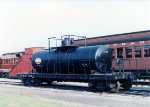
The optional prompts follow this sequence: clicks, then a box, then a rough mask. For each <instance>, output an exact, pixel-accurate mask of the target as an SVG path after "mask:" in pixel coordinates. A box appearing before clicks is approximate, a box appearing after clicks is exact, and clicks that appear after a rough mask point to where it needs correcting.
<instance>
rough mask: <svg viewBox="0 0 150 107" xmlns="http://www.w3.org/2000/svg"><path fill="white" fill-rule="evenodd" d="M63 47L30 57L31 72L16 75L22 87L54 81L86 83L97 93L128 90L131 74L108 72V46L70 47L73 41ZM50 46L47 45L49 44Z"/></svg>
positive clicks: (63, 41)
mask: <svg viewBox="0 0 150 107" xmlns="http://www.w3.org/2000/svg"><path fill="white" fill-rule="evenodd" d="M61 41H62V42H61V43H62V46H60V47H57V46H56V47H53V48H50V47H49V49H47V50H43V51H39V52H36V53H34V54H33V56H32V57H31V62H32V66H33V68H34V69H33V72H32V73H29V74H25V73H23V74H18V77H19V78H21V80H22V82H23V84H24V85H38V84H40V83H42V82H47V83H48V84H51V83H52V82H53V81H58V82H59V81H71V82H88V83H89V86H90V87H94V88H96V89H98V90H100V91H104V90H106V89H109V90H111V91H114V92H115V91H117V90H118V89H119V87H120V83H121V85H122V87H123V88H126V89H130V88H131V86H132V85H131V80H132V79H133V75H131V74H130V73H129V72H128V73H125V72H121V70H120V72H119V73H117V72H113V71H112V70H111V64H112V53H111V52H112V51H111V49H109V48H108V47H107V46H83V47H77V46H73V45H72V43H73V39H72V38H70V36H69V37H67V38H63V39H61ZM49 44H50V43H49Z"/></svg>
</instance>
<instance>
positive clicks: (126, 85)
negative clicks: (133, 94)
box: [121, 80, 132, 91]
mask: <svg viewBox="0 0 150 107" xmlns="http://www.w3.org/2000/svg"><path fill="white" fill-rule="evenodd" d="M121 87H122V88H123V89H124V90H126V91H128V90H130V88H131V87H132V81H131V80H126V81H122V82H121Z"/></svg>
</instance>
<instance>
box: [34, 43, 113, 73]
mask: <svg viewBox="0 0 150 107" xmlns="http://www.w3.org/2000/svg"><path fill="white" fill-rule="evenodd" d="M111 59H112V58H111V50H110V49H109V48H107V47H106V46H88V47H75V46H63V47H59V48H55V49H52V50H50V51H49V50H44V51H41V52H37V53H35V54H34V55H33V56H32V58H31V61H32V65H33V68H34V69H36V70H37V72H43V73H52V74H53V73H58V74H90V73H95V72H97V73H106V72H109V71H110V68H111Z"/></svg>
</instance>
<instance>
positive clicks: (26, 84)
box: [21, 78, 28, 86]
mask: <svg viewBox="0 0 150 107" xmlns="http://www.w3.org/2000/svg"><path fill="white" fill-rule="evenodd" d="M21 82H22V85H24V86H28V80H27V79H26V78H22V79H21Z"/></svg>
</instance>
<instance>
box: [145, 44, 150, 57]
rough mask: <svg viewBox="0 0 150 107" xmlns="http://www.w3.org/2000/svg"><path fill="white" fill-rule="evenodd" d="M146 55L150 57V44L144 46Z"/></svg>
mask: <svg viewBox="0 0 150 107" xmlns="http://www.w3.org/2000/svg"><path fill="white" fill-rule="evenodd" d="M144 57H150V45H146V46H144Z"/></svg>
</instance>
